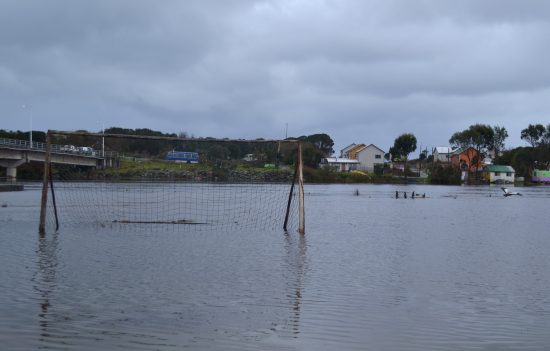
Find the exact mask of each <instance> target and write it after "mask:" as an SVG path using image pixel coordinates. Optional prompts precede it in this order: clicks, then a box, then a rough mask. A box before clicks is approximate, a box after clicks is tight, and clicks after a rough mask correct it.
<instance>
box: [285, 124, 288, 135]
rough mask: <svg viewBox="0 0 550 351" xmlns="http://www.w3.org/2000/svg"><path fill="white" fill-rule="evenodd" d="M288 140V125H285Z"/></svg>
mask: <svg viewBox="0 0 550 351" xmlns="http://www.w3.org/2000/svg"><path fill="white" fill-rule="evenodd" d="M287 138H288V123H285V139H287Z"/></svg>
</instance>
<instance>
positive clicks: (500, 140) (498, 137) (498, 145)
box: [489, 126, 508, 157]
mask: <svg viewBox="0 0 550 351" xmlns="http://www.w3.org/2000/svg"><path fill="white" fill-rule="evenodd" d="M493 134H494V137H493V143H492V145H491V146H490V148H489V149H490V150H491V151H493V152H494V154H495V157H497V156H499V155H500V153H501V152H502V150H504V140H506V138H508V131H507V130H506V128H504V127H500V126H494V127H493Z"/></svg>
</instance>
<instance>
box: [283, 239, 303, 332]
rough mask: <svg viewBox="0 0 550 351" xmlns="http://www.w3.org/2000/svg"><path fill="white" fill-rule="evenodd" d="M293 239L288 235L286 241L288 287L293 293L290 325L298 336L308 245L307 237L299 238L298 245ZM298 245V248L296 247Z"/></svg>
mask: <svg viewBox="0 0 550 351" xmlns="http://www.w3.org/2000/svg"><path fill="white" fill-rule="evenodd" d="M292 238H296V237H295V236H292V235H290V234H288V233H286V234H285V240H286V253H287V265H288V269H289V270H290V273H291V274H290V275H289V277H294V279H290V282H289V283H287V285H288V286H289V287H290V288H291V289H292V293H291V294H288V296H289V297H290V296H292V315H291V317H290V324H291V325H292V333H293V334H295V335H297V334H299V333H300V314H301V306H302V286H303V282H304V276H305V273H306V271H307V257H306V251H307V245H306V237H305V235H299V236H298V243H296V242H293V241H292ZM296 244H298V246H296Z"/></svg>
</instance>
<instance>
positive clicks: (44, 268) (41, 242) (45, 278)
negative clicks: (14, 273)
mask: <svg viewBox="0 0 550 351" xmlns="http://www.w3.org/2000/svg"><path fill="white" fill-rule="evenodd" d="M58 244H59V238H58V233H54V234H52V235H49V236H40V238H39V239H38V249H37V250H36V255H37V261H36V262H37V271H36V272H35V274H34V277H33V283H34V285H33V288H34V290H35V291H36V292H37V295H38V298H39V304H40V312H39V313H38V317H39V318H38V320H39V327H40V330H41V333H40V337H41V338H40V340H41V341H44V338H47V337H50V336H51V333H50V332H49V327H50V322H51V313H50V308H51V303H50V301H51V299H52V295H53V294H54V292H55V289H56V286H57V277H56V275H57V266H58V259H57V250H58Z"/></svg>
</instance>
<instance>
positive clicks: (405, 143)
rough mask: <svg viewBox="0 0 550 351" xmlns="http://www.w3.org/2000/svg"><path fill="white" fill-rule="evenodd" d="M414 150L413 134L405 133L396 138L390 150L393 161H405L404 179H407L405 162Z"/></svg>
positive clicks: (414, 139)
mask: <svg viewBox="0 0 550 351" xmlns="http://www.w3.org/2000/svg"><path fill="white" fill-rule="evenodd" d="M415 150H416V137H415V136H414V134H411V133H405V134H401V135H400V136H398V137H397V138H396V139H395V141H394V142H393V146H392V147H391V148H390V154H391V155H392V157H393V158H394V159H396V158H397V159H401V160H403V161H405V169H404V171H405V179H407V160H408V157H409V154H410V153H411V152H414V151H415Z"/></svg>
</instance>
